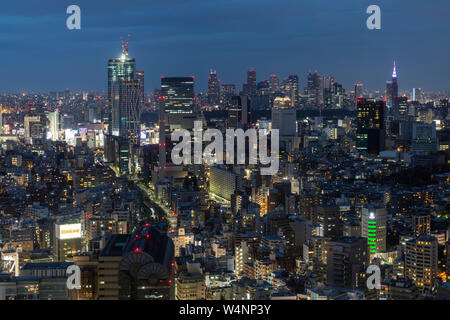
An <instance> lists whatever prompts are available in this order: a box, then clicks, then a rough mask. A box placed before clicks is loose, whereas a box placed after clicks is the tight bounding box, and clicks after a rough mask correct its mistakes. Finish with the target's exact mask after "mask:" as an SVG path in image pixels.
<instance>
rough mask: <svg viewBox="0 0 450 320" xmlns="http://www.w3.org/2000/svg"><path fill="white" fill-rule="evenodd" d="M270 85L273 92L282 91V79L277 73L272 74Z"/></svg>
mask: <svg viewBox="0 0 450 320" xmlns="http://www.w3.org/2000/svg"><path fill="white" fill-rule="evenodd" d="M269 85H270V93H271V94H275V93H276V92H278V91H280V80H279V79H278V77H277V75H276V74H272V75H271V76H270V80H269Z"/></svg>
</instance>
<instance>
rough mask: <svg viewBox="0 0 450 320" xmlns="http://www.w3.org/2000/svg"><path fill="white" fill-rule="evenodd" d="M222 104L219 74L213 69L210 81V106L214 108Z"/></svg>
mask: <svg viewBox="0 0 450 320" xmlns="http://www.w3.org/2000/svg"><path fill="white" fill-rule="evenodd" d="M219 103H220V81H219V79H217V72H216V71H213V70H212V69H211V71H210V74H209V80H208V104H209V105H210V106H212V107H214V106H218V105H219Z"/></svg>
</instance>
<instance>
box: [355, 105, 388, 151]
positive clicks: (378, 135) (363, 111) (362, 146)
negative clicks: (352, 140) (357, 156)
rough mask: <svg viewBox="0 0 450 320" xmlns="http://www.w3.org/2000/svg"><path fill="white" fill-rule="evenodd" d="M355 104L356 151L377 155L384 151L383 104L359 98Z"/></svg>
mask: <svg viewBox="0 0 450 320" xmlns="http://www.w3.org/2000/svg"><path fill="white" fill-rule="evenodd" d="M357 104H358V105H357V111H358V117H357V120H356V125H357V130H356V149H357V150H359V151H363V152H368V153H369V154H373V155H378V154H379V153H380V151H382V150H383V149H384V138H385V124H384V110H385V103H384V102H383V101H374V100H371V99H364V98H360V99H358V102H357Z"/></svg>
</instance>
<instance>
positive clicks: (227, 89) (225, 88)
mask: <svg viewBox="0 0 450 320" xmlns="http://www.w3.org/2000/svg"><path fill="white" fill-rule="evenodd" d="M235 95H236V85H234V84H223V85H222V86H221V90H220V101H221V104H222V107H227V106H228V105H229V104H230V101H231V98H232V97H234V96H235Z"/></svg>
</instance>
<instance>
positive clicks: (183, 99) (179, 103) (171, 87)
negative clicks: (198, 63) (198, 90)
mask: <svg viewBox="0 0 450 320" xmlns="http://www.w3.org/2000/svg"><path fill="white" fill-rule="evenodd" d="M161 95H162V96H163V97H164V110H165V113H166V114H168V115H173V114H193V113H194V111H195V110H194V109H195V102H194V99H195V91H194V77H170V78H168V77H162V78H161Z"/></svg>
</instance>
